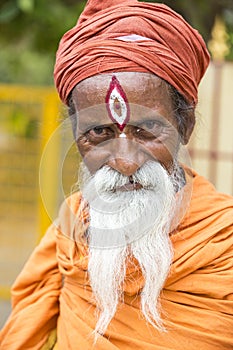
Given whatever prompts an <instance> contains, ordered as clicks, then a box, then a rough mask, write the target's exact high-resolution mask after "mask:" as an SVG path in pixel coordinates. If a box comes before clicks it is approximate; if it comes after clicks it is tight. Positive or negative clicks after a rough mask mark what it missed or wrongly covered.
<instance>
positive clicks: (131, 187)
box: [115, 182, 143, 192]
mask: <svg viewBox="0 0 233 350" xmlns="http://www.w3.org/2000/svg"><path fill="white" fill-rule="evenodd" d="M142 188H143V187H142V185H141V184H140V183H138V182H128V183H126V184H125V185H123V186H120V187H116V189H115V191H121V192H124V191H137V190H140V189H142Z"/></svg>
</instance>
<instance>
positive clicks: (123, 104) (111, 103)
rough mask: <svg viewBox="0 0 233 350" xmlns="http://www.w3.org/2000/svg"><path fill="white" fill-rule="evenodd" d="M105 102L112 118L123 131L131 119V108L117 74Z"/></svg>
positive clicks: (113, 78)
mask: <svg viewBox="0 0 233 350" xmlns="http://www.w3.org/2000/svg"><path fill="white" fill-rule="evenodd" d="M105 103H106V108H107V111H108V115H109V117H110V119H111V120H112V121H113V122H114V123H116V125H117V126H118V128H119V129H120V130H121V131H122V130H123V129H124V127H125V125H126V124H127V123H128V121H129V118H130V109H129V103H128V100H127V97H126V94H125V92H124V90H123V88H122V86H121V84H120V83H119V81H118V79H117V78H116V76H115V75H113V77H112V80H111V82H110V85H109V89H108V91H107V94H106V98H105Z"/></svg>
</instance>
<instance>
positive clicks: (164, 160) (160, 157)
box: [143, 139, 178, 171]
mask: <svg viewBox="0 0 233 350" xmlns="http://www.w3.org/2000/svg"><path fill="white" fill-rule="evenodd" d="M143 148H144V149H145V150H146V151H147V152H148V153H149V154H150V157H151V158H152V159H153V160H156V161H158V162H159V163H161V164H162V165H163V166H164V167H165V169H166V170H168V171H170V170H172V164H173V160H174V158H175V157H176V154H177V150H178V142H177V141H175V140H174V139H169V140H168V141H167V142H166V143H165V142H164V143H162V142H158V141H155V140H154V141H152V142H144V143H143Z"/></svg>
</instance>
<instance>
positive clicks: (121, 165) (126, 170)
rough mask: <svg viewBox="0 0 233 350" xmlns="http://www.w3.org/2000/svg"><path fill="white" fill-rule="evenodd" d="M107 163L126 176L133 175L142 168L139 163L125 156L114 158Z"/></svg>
mask: <svg viewBox="0 0 233 350" xmlns="http://www.w3.org/2000/svg"><path fill="white" fill-rule="evenodd" d="M107 165H108V166H110V167H111V168H113V169H115V170H116V171H118V172H119V173H121V174H122V175H125V176H131V175H133V174H134V173H135V172H136V171H137V170H138V169H139V168H140V165H139V164H138V163H135V162H133V161H130V160H128V159H125V158H113V159H111V160H109V162H108V163H107Z"/></svg>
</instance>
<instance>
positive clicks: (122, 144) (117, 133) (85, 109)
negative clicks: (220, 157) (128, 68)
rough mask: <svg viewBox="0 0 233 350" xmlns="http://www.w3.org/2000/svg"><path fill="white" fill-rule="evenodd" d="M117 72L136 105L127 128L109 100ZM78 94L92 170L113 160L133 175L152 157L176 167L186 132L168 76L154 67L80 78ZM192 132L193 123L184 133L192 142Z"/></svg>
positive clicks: (82, 142) (83, 143)
mask: <svg viewBox="0 0 233 350" xmlns="http://www.w3.org/2000/svg"><path fill="white" fill-rule="evenodd" d="M113 75H115V76H116V77H117V79H118V81H119V82H120V84H121V87H122V89H123V90H124V93H125V94H126V96H127V99H128V102H129V105H130V119H129V122H128V123H127V125H126V126H125V127H124V129H123V131H121V130H120V129H119V127H118V126H117V124H116V123H114V122H113V121H112V120H111V119H110V117H109V115H108V112H107V109H106V104H105V99H106V94H107V91H108V89H109V85H110V82H111V79H112V76H113ZM72 100H73V104H74V108H75V111H76V112H77V115H78V122H77V130H76V131H75V133H76V135H77V137H76V140H77V145H78V148H79V151H80V153H81V155H82V157H83V159H84V162H85V163H86V165H87V167H88V168H89V170H90V172H91V173H95V172H96V171H97V170H98V169H99V168H101V167H102V166H104V165H108V166H110V167H111V168H113V169H115V170H117V171H118V172H120V173H122V174H123V175H126V176H129V177H130V176H131V175H132V174H134V173H135V172H136V171H137V169H138V168H140V167H141V166H142V165H143V164H144V163H145V162H146V161H148V160H156V161H159V162H160V163H161V164H162V165H163V166H164V168H165V169H167V171H168V172H171V171H172V164H173V159H174V157H175V156H176V154H177V151H178V149H179V145H180V136H179V134H178V132H177V129H176V119H175V117H174V112H173V106H172V100H171V97H170V94H169V91H168V87H167V85H166V83H165V82H164V81H163V80H161V79H160V78H158V77H156V76H155V75H153V74H150V73H138V72H135V73H133V72H121V73H114V74H113V73H111V74H101V75H98V76H94V77H91V78H88V79H86V80H84V81H82V82H80V83H79V84H78V85H77V86H76V87H75V88H74V90H73V93H72ZM122 132H123V135H122ZM191 132H192V129H190V128H189V129H188V130H187V132H186V135H182V137H183V139H185V140H186V141H185V142H186V143H187V142H188V140H189V137H190V134H191ZM122 136H123V137H122Z"/></svg>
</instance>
